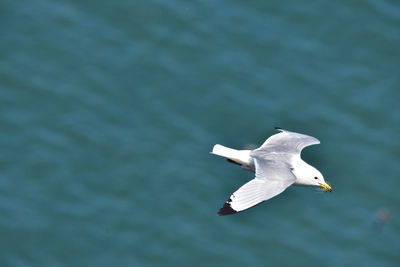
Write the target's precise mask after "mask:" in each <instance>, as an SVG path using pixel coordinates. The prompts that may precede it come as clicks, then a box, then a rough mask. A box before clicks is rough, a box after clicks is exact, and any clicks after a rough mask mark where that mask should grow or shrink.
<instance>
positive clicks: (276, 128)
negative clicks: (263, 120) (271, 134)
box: [274, 126, 282, 131]
mask: <svg viewBox="0 0 400 267" xmlns="http://www.w3.org/2000/svg"><path fill="white" fill-rule="evenodd" d="M274 129H275V130H278V131H279V130H282V128H281V127H277V126H275V127H274Z"/></svg>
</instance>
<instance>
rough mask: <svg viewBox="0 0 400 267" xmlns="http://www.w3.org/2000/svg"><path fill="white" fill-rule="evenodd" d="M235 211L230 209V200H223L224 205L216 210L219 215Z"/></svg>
mask: <svg viewBox="0 0 400 267" xmlns="http://www.w3.org/2000/svg"><path fill="white" fill-rule="evenodd" d="M235 213H237V211H236V210H234V209H232V207H231V203H230V201H227V202H225V204H224V206H223V207H222V208H221V209H220V210H219V211H218V215H219V216H225V215H230V214H235Z"/></svg>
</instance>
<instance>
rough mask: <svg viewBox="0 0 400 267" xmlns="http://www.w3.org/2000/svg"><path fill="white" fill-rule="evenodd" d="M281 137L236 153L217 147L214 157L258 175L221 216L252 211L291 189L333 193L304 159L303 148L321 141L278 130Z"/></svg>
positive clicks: (243, 188)
mask: <svg viewBox="0 0 400 267" xmlns="http://www.w3.org/2000/svg"><path fill="white" fill-rule="evenodd" d="M277 129H278V130H279V131H280V133H278V134H275V135H272V136H271V137H269V138H268V139H267V140H266V141H265V142H264V144H263V145H262V146H261V147H259V148H258V149H255V150H237V149H232V148H228V147H225V146H222V145H219V144H217V145H215V146H214V147H213V150H212V152H211V153H212V154H215V155H218V156H221V157H225V158H227V159H228V161H230V162H232V163H235V164H238V165H240V166H241V167H242V168H243V169H245V170H249V171H253V172H255V174H256V175H255V178H254V179H253V180H251V181H249V182H248V183H246V184H244V185H243V186H242V187H240V188H239V189H238V190H237V191H236V192H234V193H233V194H232V195H231V197H230V199H229V200H228V201H227V202H226V203H225V205H224V206H223V208H221V209H220V211H219V214H220V215H227V214H232V213H235V212H238V211H242V210H245V209H247V208H250V207H252V206H254V205H256V204H258V203H260V202H262V201H265V200H267V199H269V198H272V197H274V196H276V195H278V194H280V193H281V192H283V191H284V190H285V189H286V188H287V187H288V186H290V185H292V184H293V185H306V186H321V187H323V188H324V189H325V190H327V191H332V189H331V187H330V186H329V185H328V184H327V183H326V182H325V180H324V177H323V176H322V174H321V173H320V172H319V171H318V170H317V169H316V168H314V167H313V166H311V165H309V164H307V163H306V162H304V161H303V160H302V159H301V156H300V154H301V150H302V149H303V148H304V147H307V146H310V145H314V144H319V143H320V142H319V140H318V139H316V138H314V137H311V136H308V135H304V134H299V133H294V132H290V131H286V130H283V129H280V128H277Z"/></svg>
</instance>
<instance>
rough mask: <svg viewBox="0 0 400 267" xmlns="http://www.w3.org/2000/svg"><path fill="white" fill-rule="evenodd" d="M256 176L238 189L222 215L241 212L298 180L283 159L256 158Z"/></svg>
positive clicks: (220, 212)
mask: <svg viewBox="0 0 400 267" xmlns="http://www.w3.org/2000/svg"><path fill="white" fill-rule="evenodd" d="M255 166H256V177H255V178H254V179H253V180H251V181H249V182H247V183H246V184H244V185H243V186H241V187H240V188H239V189H238V190H236V191H235V192H234V193H233V194H232V195H231V197H230V198H229V200H228V201H227V202H226V203H225V205H224V206H223V208H221V209H220V211H219V214H220V215H227V214H232V213H235V212H239V211H242V210H245V209H248V208H250V207H253V206H254V205H257V204H258V203H260V202H262V201H265V200H268V199H270V198H272V197H274V196H276V195H278V194H280V193H282V192H283V191H284V190H285V189H286V188H287V187H288V186H290V185H291V184H293V183H294V181H295V180H296V178H295V176H294V175H293V173H292V172H291V171H290V168H289V167H288V165H287V164H286V163H284V162H281V161H272V160H265V159H255Z"/></svg>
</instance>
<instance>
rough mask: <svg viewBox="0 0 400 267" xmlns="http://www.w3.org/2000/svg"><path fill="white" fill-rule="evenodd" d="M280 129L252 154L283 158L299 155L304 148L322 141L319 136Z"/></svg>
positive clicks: (254, 155) (257, 156) (261, 156)
mask: <svg viewBox="0 0 400 267" xmlns="http://www.w3.org/2000/svg"><path fill="white" fill-rule="evenodd" d="M280 131H281V132H280V133H277V134H274V135H272V136H271V137H269V138H268V139H267V140H266V141H265V142H264V144H262V146H260V147H259V148H257V149H255V150H253V151H252V152H251V154H250V156H252V157H254V158H265V159H267V158H269V159H277V158H281V159H282V156H285V155H286V157H292V156H293V155H298V154H300V153H301V151H302V150H303V148H305V147H307V146H311V145H316V144H319V143H320V141H319V140H318V139H317V138H315V137H312V136H309V135H305V134H299V133H295V132H289V131H285V130H282V129H280Z"/></svg>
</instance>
